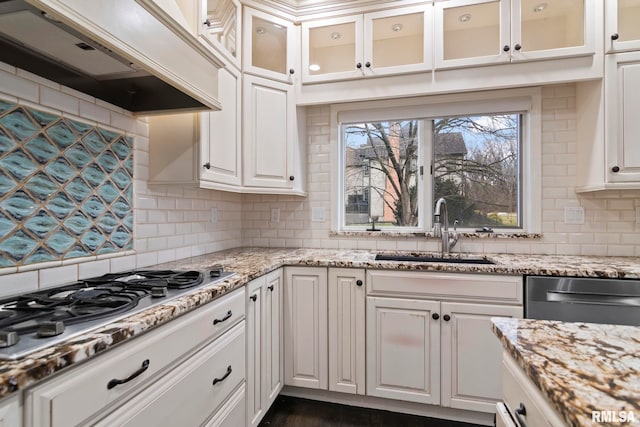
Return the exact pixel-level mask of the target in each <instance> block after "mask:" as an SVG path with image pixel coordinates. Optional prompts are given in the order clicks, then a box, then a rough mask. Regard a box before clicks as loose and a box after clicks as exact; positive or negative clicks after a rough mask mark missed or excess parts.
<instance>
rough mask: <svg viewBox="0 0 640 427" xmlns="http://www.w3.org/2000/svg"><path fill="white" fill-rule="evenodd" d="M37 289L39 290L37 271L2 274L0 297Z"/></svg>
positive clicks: (0, 277) (0, 278)
mask: <svg viewBox="0 0 640 427" xmlns="http://www.w3.org/2000/svg"><path fill="white" fill-rule="evenodd" d="M36 290H38V272H37V271H27V272H24V273H15V274H10V275H4V276H0V297H6V296H10V295H15V294H18V293H21V292H29V291H36Z"/></svg>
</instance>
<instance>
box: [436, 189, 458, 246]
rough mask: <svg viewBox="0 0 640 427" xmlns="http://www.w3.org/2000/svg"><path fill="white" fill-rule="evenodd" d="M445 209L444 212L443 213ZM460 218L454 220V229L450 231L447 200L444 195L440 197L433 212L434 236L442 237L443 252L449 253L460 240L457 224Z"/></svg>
mask: <svg viewBox="0 0 640 427" xmlns="http://www.w3.org/2000/svg"><path fill="white" fill-rule="evenodd" d="M443 211H444V213H443ZM443 216H444V218H443ZM457 224H458V220H456V221H454V224H453V231H449V213H448V212H447V201H446V200H445V199H444V197H440V198H439V199H438V201H437V202H436V208H435V210H434V212H433V236H434V237H441V238H442V249H441V252H442V254H443V255H444V254H448V253H449V252H451V249H453V247H454V246H455V245H456V243H457V242H458V233H457V232H456V225H457Z"/></svg>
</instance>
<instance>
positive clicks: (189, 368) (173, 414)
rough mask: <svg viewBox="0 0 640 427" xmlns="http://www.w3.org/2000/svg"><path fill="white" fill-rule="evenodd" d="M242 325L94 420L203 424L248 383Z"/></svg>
mask: <svg viewBox="0 0 640 427" xmlns="http://www.w3.org/2000/svg"><path fill="white" fill-rule="evenodd" d="M244 328H245V324H244V322H241V323H240V324H238V325H236V326H235V327H234V328H233V329H232V330H231V331H229V332H228V333H227V334H225V335H223V336H222V337H220V338H219V339H217V340H215V341H214V342H212V343H211V344H209V345H207V346H206V347H204V348H203V349H202V350H200V351H199V352H197V353H196V354H195V355H193V356H192V357H190V358H189V359H187V360H186V361H185V362H184V363H182V364H181V365H180V366H179V367H178V368H176V369H174V370H173V371H171V372H170V373H169V374H167V375H165V376H164V377H163V378H162V379H161V380H159V381H158V382H156V383H154V384H153V385H152V386H151V387H148V388H146V389H145V390H143V391H142V392H141V393H139V394H138V395H137V396H136V397H134V398H133V399H132V400H131V401H129V402H128V403H126V404H125V405H123V406H121V407H120V408H118V409H117V410H116V411H115V412H114V413H113V414H111V415H110V416H108V417H107V418H105V419H103V420H101V421H100V422H99V423H98V424H96V425H97V426H103V427H107V426H109V427H110V426H115V425H117V426H160V425H166V426H195V425H201V424H202V423H203V422H204V421H206V420H207V419H208V418H209V416H210V415H211V414H212V413H213V412H214V411H215V410H216V409H217V408H218V407H220V406H221V405H222V404H223V403H224V402H225V401H226V400H227V399H228V397H229V396H230V395H231V394H232V393H233V391H234V390H235V389H236V388H238V387H239V386H240V385H241V384H242V383H244V378H245V330H244ZM243 411H244V407H243Z"/></svg>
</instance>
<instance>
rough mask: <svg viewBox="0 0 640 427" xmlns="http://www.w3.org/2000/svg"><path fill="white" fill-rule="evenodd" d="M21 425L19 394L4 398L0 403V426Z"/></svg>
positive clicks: (11, 426)
mask: <svg viewBox="0 0 640 427" xmlns="http://www.w3.org/2000/svg"><path fill="white" fill-rule="evenodd" d="M21 425H22V408H21V407H20V396H18V395H16V396H13V397H11V398H8V399H5V400H4V401H3V402H2V403H1V404H0V427H5V426H6V427H13V426H21Z"/></svg>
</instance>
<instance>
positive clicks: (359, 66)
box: [356, 62, 362, 70]
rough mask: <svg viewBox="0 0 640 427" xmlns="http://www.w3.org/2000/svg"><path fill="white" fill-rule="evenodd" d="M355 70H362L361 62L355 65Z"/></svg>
mask: <svg viewBox="0 0 640 427" xmlns="http://www.w3.org/2000/svg"><path fill="white" fill-rule="evenodd" d="M356 68H357V69H358V70H359V69H360V68H362V62H358V63H357V64H356Z"/></svg>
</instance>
